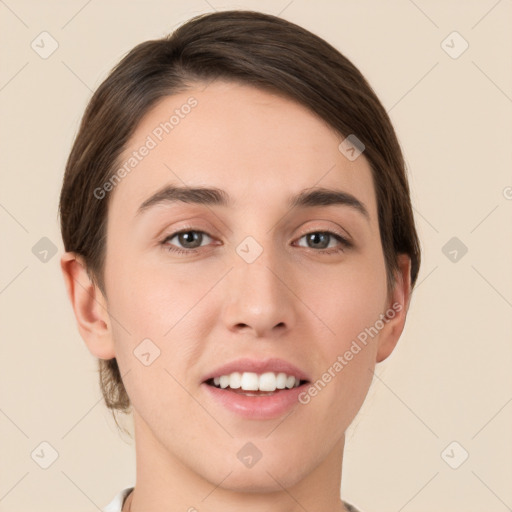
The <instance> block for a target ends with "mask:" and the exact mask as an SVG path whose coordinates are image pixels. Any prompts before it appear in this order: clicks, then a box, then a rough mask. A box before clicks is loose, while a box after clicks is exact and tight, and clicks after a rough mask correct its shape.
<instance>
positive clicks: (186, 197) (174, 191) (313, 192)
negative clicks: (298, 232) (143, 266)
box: [136, 185, 370, 222]
mask: <svg viewBox="0 0 512 512" xmlns="http://www.w3.org/2000/svg"><path fill="white" fill-rule="evenodd" d="M174 202H183V203H192V204H199V205H208V206H232V204H233V202H232V200H231V198H230V197H229V194H228V193H227V192H226V191H225V190H222V189H219V188H216V187H190V186H176V185H166V186H165V187H163V188H162V189H160V190H158V191H157V192H156V193H155V194H153V195H152V196H150V197H149V198H148V199H146V200H145V201H144V202H143V203H142V204H141V205H140V206H139V208H138V210H137V213H136V216H139V215H141V214H142V213H143V212H145V211H147V210H149V209H150V208H151V207H153V206H155V205H158V204H164V203H174ZM287 204H288V207H289V208H290V209H291V208H311V207H318V206H331V205H339V206H347V207H349V208H352V209H353V210H355V211H357V212H359V213H360V214H361V215H363V217H365V219H366V220H367V221H368V222H369V221H370V214H369V213H368V210H367V208H366V206H365V205H364V203H362V202H361V201H359V199H357V198H356V197H355V196H353V195H352V194H349V193H348V192H344V191H342V190H333V189H328V188H323V187H317V188H313V189H305V190H302V191H301V192H300V193H299V194H297V195H295V196H292V197H290V198H289V200H288V203H287Z"/></svg>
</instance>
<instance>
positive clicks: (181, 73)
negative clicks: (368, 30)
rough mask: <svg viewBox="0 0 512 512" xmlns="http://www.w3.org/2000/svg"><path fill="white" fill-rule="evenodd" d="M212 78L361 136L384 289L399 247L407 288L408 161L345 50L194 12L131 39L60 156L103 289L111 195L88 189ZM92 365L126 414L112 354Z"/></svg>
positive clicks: (414, 249)
mask: <svg viewBox="0 0 512 512" xmlns="http://www.w3.org/2000/svg"><path fill="white" fill-rule="evenodd" d="M215 79H228V80H229V81H234V82H240V83H242V84H247V85H251V86H255V87H258V88H261V89H264V90H267V91H269V92H272V93H274V94H279V95H282V96H285V97H287V98H291V99H293V100H295V101H297V102H298V103H300V104H302V105H305V106H306V107H308V108H309V109H310V110H311V111H312V112H314V113H315V114H317V115H318V116H319V117H320V118H321V119H323V120H324V121H325V122H326V123H327V124H328V125H329V126H330V127H332V128H333V129H334V130H335V131H336V133H338V134H339V135H341V136H343V137H347V136H349V135H355V136H356V137H357V139H359V140H360V141H361V142H362V143H363V144H364V146H365V149H364V155H365V156H366V158H367V159H368V161H369V163H370V165H371V169H372V176H373V182H374V186H375V190H376V199H377V208H378V217H379V230H380V236H381V243H382V248H383V253H384V257H385V263H386V277H387V285H388V294H389V293H391V291H392V289H393V285H394V284H395V278H394V272H395V271H396V270H398V262H397V256H398V254H399V253H405V254H408V255H409V256H410V258H411V289H412V288H413V287H414V284H415V282H416V279H417V276H418V272H419V266H420V245H419V239H418V235H417V233H416V228H415V224H414V218H413V212H412V205H411V200H410V194H409V186H408V180H407V176H406V169H405V162H404V159H403V155H402V152H401V149H400V145H399V143H398V140H397V137H396V134H395V131H394V129H393V126H392V124H391V121H390V119H389V117H388V115H387V113H386V110H385V109H384V107H383V106H382V105H381V103H380V101H379V100H378V98H377V96H376V95H375V93H374V91H373V89H372V88H371V87H370V85H369V84H368V83H367V81H366V80H365V78H364V77H363V75H362V74H361V73H360V71H359V70H358V69H357V68H356V67H355V66H354V65H353V64H352V63H351V62H350V61H349V60H348V59H347V58H346V57H344V56H343V55H342V54H341V53H340V52H339V51H338V50H336V49H335V48H334V47H333V46H331V45H330V44H329V43H327V42H326V41H325V40H323V39H321V38H320V37H318V36H316V35H315V34H312V33H311V32H309V31H307V30H306V29H304V28H302V27H300V26H298V25H296V24H294V23H291V22H289V21H286V20H284V19H281V18H279V17H276V16H272V15H268V14H263V13H260V12H254V11H246V10H231V11H223V12H215V13H213V14H202V15H199V16H196V17H194V18H192V19H191V20H189V21H188V22H187V23H185V24H183V25H182V26H180V27H178V28H177V29H176V30H175V31H174V32H173V33H172V34H170V35H169V36H167V37H164V38H161V39H156V40H151V41H146V42H144V43H141V44H139V45H137V46H136V47H135V48H133V49H132V50H131V51H130V52H129V53H128V54H127V55H126V56H125V57H124V58H123V59H122V60H121V61H120V62H119V63H118V64H117V66H116V67H115V68H114V69H113V70H112V71H111V73H110V74H109V76H108V77H107V78H106V79H105V80H104V81H103V83H102V84H101V85H100V86H99V88H98V89H97V91H96V92H95V93H94V95H93V96H92V98H91V100H90V102H89V104H88V106H87V108H86V111H85V113H84V116H83V118H82V122H81V125H80V128H79V132H78V134H77V136H76V139H75V141H74V144H73V147H72V149H71V153H70V155H69V158H68V161H67V164H66V170H65V174H64V179H63V185H62V191H61V196H60V206H59V211H60V218H61V230H62V237H63V241H64V246H65V250H66V251H72V252H76V253H78V254H80V255H81V256H82V257H83V259H84V261H85V263H86V266H87V270H88V273H89V277H90V278H91V279H92V280H93V282H94V283H95V284H97V285H98V287H99V288H100V290H101V291H102V292H103V294H104V295H105V297H106V294H105V287H104V275H103V270H104V261H105V247H106V244H105V241H106V240H105V237H106V225H107V214H108V198H106V199H104V200H98V199H97V197H96V196H95V194H94V190H95V189H96V188H97V187H98V186H101V184H103V183H105V182H107V181H108V180H109V179H111V177H112V175H113V174H114V173H115V171H116V168H117V167H118V166H119V164H120V162H119V159H120V155H121V153H122V151H123V150H124V148H125V146H126V144H127V142H128V140H129V138H130V136H131V135H132V134H133V132H134V130H135V129H136V127H137V125H138V123H139V121H140V120H141V118H142V117H143V116H144V114H145V113H147V112H148V110H149V109H150V108H151V107H152V106H154V105H155V103H156V101H157V100H159V99H160V98H162V97H164V96H168V95H173V94H177V93H180V92H184V91H186V90H187V89H189V88H190V87H191V86H193V85H194V84H197V83H201V82H202V83H206V82H210V81H213V80H215ZM98 363H99V373H100V386H101V390H102V393H103V396H104V399H105V403H106V405H107V407H108V408H110V409H112V411H113V412H115V410H120V411H123V412H129V407H130V400H129V398H128V395H127V393H126V390H125V387H124V385H123V381H122V378H121V375H120V372H119V367H118V365H117V361H116V359H115V358H114V359H110V360H101V359H100V360H99V361H98ZM114 417H115V415H114Z"/></svg>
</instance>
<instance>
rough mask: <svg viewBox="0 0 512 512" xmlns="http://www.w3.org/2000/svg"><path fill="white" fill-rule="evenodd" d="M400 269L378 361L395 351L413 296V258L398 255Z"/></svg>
mask: <svg viewBox="0 0 512 512" xmlns="http://www.w3.org/2000/svg"><path fill="white" fill-rule="evenodd" d="M398 265H399V270H398V271H397V272H396V273H395V281H396V282H395V287H394V289H393V294H392V296H391V299H390V302H389V304H388V309H387V310H386V316H387V320H384V322H385V326H384V327H383V329H382V330H381V331H380V334H379V338H378V340H379V341H378V344H379V345H378V350H377V359H376V361H377V363H380V362H381V361H384V359H386V358H387V357H388V356H389V355H390V354H391V352H393V350H394V348H395V347H396V344H397V343H398V340H399V339H400V335H401V334H402V331H403V330H404V326H405V319H406V317H407V311H408V309H409V300H410V296H411V258H410V257H409V255H408V254H399V255H398Z"/></svg>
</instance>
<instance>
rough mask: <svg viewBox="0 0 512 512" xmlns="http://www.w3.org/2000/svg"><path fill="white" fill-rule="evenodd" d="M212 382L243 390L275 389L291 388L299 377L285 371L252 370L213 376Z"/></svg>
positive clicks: (223, 386) (222, 386)
mask: <svg viewBox="0 0 512 512" xmlns="http://www.w3.org/2000/svg"><path fill="white" fill-rule="evenodd" d="M213 383H214V384H215V385H216V386H219V385H220V387H221V388H227V387H230V388H232V389H239V388H242V389H243V390H244V391H275V390H276V389H284V388H285V387H286V388H288V389H291V388H293V387H297V386H299V384H300V379H299V378H298V377H295V376H293V375H286V373H277V374H276V373H274V372H266V373H263V374H261V375H258V374H257V373H252V372H243V373H240V372H234V373H231V374H229V375H221V376H220V377H215V378H214V379H213Z"/></svg>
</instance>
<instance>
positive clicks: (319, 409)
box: [105, 81, 393, 490]
mask: <svg viewBox="0 0 512 512" xmlns="http://www.w3.org/2000/svg"><path fill="white" fill-rule="evenodd" d="M191 98H193V99H191ZM186 105H188V107H187V106H186ZM173 115H174V118H172V119H171V121H169V120H170V118H171V116H173ZM166 122H167V123H169V124H168V125H165V123H166ZM342 140H343V137H340V136H338V135H337V134H336V133H335V132H334V131H333V130H332V129H331V128H330V127H328V126H327V125H326V124H325V123H324V122H323V121H322V120H321V119H319V118H318V117H316V116H315V114H314V113H312V112H311V111H309V110H308V109H306V108H305V107H303V106H300V105H298V104H296V103H295V102H293V101H291V100H288V99H283V98H281V97H278V96H275V95H272V94H269V93H268V92H263V91H261V90H258V89H255V88H252V87H250V86H246V85H239V84H235V83H229V82H221V81H219V82H215V83H212V84H210V85H208V86H206V85H205V84H199V85H197V86H196V87H194V88H192V89H190V90H189V91H187V92H185V93H181V94H177V95H174V96H170V97H166V98H164V99H162V100H161V101H160V102H159V103H158V104H157V105H156V106H155V107H154V108H153V109H152V110H151V111H150V112H149V113H148V114H147V115H146V116H145V118H144V119H143V120H142V121H141V122H140V124H139V126H138V127H137V129H136V132H135V133H134V136H133V137H132V139H131V140H130V142H129V145H128V146H127V147H126V150H125V152H124V154H123V157H122V159H121V160H122V162H123V163H124V162H128V161H129V159H130V157H134V153H133V152H134V151H135V152H137V155H138V156H137V155H136V156H135V157H134V158H136V159H137V160H136V162H135V160H132V161H131V164H129V165H128V166H127V167H126V169H128V168H129V169H130V170H129V172H128V171H127V172H125V173H121V174H122V175H124V176H123V177H122V180H121V181H120V182H119V183H117V184H116V185H115V186H114V187H113V190H112V191H111V192H110V194H111V196H110V202H109V218H108V228H107V240H108V243H107V256H106V263H105V288H106V296H107V299H108V311H109V315H110V335H111V342H112V350H113V354H115V357H116V358H117V361H118V364H119V366H120V369H121V374H122V375H124V383H125V386H126V389H127V392H128V395H129V397H130V399H131V402H132V404H133V407H134V418H135V426H136V435H137V436H139V438H138V439H137V443H145V445H146V447H149V446H152V447H154V448H155V447H158V450H156V449H155V453H156V452H158V453H159V454H163V455H162V456H163V457H165V458H166V459H167V460H173V461H179V463H181V464H183V465H184V466H185V467H186V468H189V469H190V470H191V471H193V472H194V473H195V474H198V475H201V476H202V477H203V478H205V479H207V480H208V481H210V482H214V483H215V485H217V484H218V479H219V475H227V474H228V473H230V472H231V474H230V476H229V479H227V480H226V481H225V482H223V486H224V487H229V488H236V489H244V490H255V489H259V490H264V489H267V490H272V489H273V490H275V489H276V488H279V487H278V485H277V484H276V482H275V480H273V479H269V473H270V474H271V475H273V477H275V479H276V480H278V481H279V482H281V483H282V485H293V484H294V483H295V482H298V481H299V480H301V479H302V478H303V477H304V475H306V474H309V473H310V472H312V471H313V469H314V468H316V467H317V466H319V465H320V464H321V463H322V462H323V461H326V460H330V458H331V457H334V456H338V455H339V454H340V453H341V452H342V447H343V441H344V432H345V430H346V429H347V427H348V426H349V424H350V423H351V421H352V420H353V418H354V417H355V415H356V414H357V412H358V410H359V409H360V407H361V405H362V403H363V400H364V398H365V396H366V394H367V391H368V388H369V386H370V384H371V381H372V376H373V374H372V370H373V368H374V366H375V363H376V360H377V359H378V358H379V346H380V345H379V343H383V340H384V339H385V336H388V335H389V336H391V326H392V325H393V322H390V323H384V322H382V318H383V315H384V314H385V313H386V310H388V309H389V308H390V307H391V304H390V302H389V300H388V298H387V296H386V277H385V265H384V256H383V252H382V247H381V243H380V236H379V226H378V218H377V203H376V196H375V190H374V186H373V182H372V176H371V170H370V166H369V163H368V161H367V160H366V158H365V156H364V153H363V154H362V155H361V156H359V157H358V158H357V159H355V160H353V161H351V160H349V159H348V158H347V157H346V156H345V155H344V154H343V153H342V152H341V151H340V150H339V149H338V146H339V144H340V142H341V141H342ZM143 146H145V147H146V148H148V150H147V151H145V150H141V149H140V148H142V147H143ZM166 186H173V187H185V186H186V187H192V188H215V189H219V190H221V191H223V192H222V193H221V194H222V197H224V199H225V201H220V200H219V197H216V196H215V195H214V194H209V195H207V198H209V200H206V199H205V197H204V194H203V195H202V196H201V195H200V194H198V193H196V194H195V196H193V198H188V199H187V201H179V200H176V193H174V196H173V194H172V193H168V194H167V196H165V194H162V195H161V196H160V198H159V199H158V198H157V199H155V198H153V199H152V200H149V198H152V196H154V194H155V193H157V192H159V191H161V190H162V189H163V188H164V187H166ZM320 188H322V189H326V190H329V191H335V192H344V193H345V194H346V196H345V197H350V196H353V198H355V200H357V201H358V202H359V203H360V205H362V207H363V208H364V209H365V210H366V212H367V216H366V215H364V214H363V213H362V209H360V208H358V207H356V206H354V204H355V202H354V203H353V204H352V205H351V204H347V202H346V201H341V200H340V199H339V197H340V196H337V197H338V199H337V200H336V201H333V200H332V197H334V196H332V195H331V196H329V197H330V200H329V201H326V202H327V203H328V204H319V201H318V195H317V196H316V199H317V200H315V196H313V197H312V198H310V201H309V203H308V202H306V203H307V204H297V205H295V206H291V203H290V202H291V198H294V197H297V196H299V195H300V194H301V193H302V194H304V193H309V192H311V191H312V190H313V191H314V190H318V189H320ZM164 197H166V199H164ZM173 197H174V198H175V199H174V200H172V199H173ZM181 197H182V198H185V196H184V195H182V196H181ZM199 197H201V198H202V199H201V200H198V198H199ZM194 198H195V200H194ZM144 203H146V204H145V206H144V207H142V208H141V206H142V205H143V204H144ZM299 203H300V202H299ZM320 203H321V202H320ZM139 209H140V210H139ZM180 232H181V234H178V235H176V233H180ZM343 240H345V241H347V242H348V243H346V242H344V241H343ZM376 322H377V324H376ZM383 323H384V324H385V325H384V327H381V328H380V329H378V328H377V330H378V334H376V335H374V336H369V335H368V329H370V328H371V327H373V328H374V329H375V326H376V325H378V326H381V324H383ZM365 329H367V331H365ZM363 332H366V333H367V335H366V338H367V339H366V343H363V342H362V341H357V340H361V339H362V338H364V335H362V334H361V333H363ZM372 332H374V331H372ZM388 333H389V334H388ZM358 336H359V338H358ZM354 340H356V345H357V346H359V351H357V352H356V350H357V349H356V348H355V345H354ZM351 347H352V351H351ZM347 351H348V352H350V351H351V352H352V357H350V358H349V356H347V357H345V355H346V353H347ZM240 358H244V359H249V360H252V361H253V362H254V361H255V362H256V363H258V362H262V363H265V362H267V361H268V360H271V359H280V360H282V361H284V362H286V363H288V364H289V365H293V367H295V369H292V368H288V369H286V368H285V367H278V366H271V368H273V369H274V374H275V375H277V374H278V373H285V374H287V375H288V374H292V375H293V373H300V375H301V377H302V378H301V380H302V381H304V380H307V381H308V383H306V384H301V386H300V388H292V389H289V390H288V389H285V390H282V391H277V392H276V393H275V394H274V395H273V397H270V396H266V397H265V396H252V397H251V396H245V395H241V394H239V393H238V392H236V391H233V390H232V391H228V390H225V389H214V388H213V387H212V386H211V385H209V384H207V383H205V382H204V381H205V379H206V377H211V376H212V374H215V371H216V370H217V369H218V368H220V367H221V366H223V365H225V364H227V363H231V362H233V361H236V360H237V359H240ZM340 358H341V359H340ZM341 361H343V362H341ZM336 363H337V364H336ZM235 367H236V364H235ZM235 367H233V368H231V369H224V370H222V371H221V373H220V374H223V373H226V372H227V373H228V374H231V373H232V372H235V370H236V368H235ZM340 367H341V368H340ZM250 368H252V367H250V366H247V367H241V368H240V370H243V371H247V372H249V371H250ZM254 368H260V369H261V371H259V372H252V373H257V375H261V374H262V373H267V372H266V371H263V370H267V369H268V368H269V367H266V366H261V367H258V366H255V367H254ZM254 368H253V369H254ZM283 369H285V370H286V371H279V370H283ZM240 373H243V372H240ZM326 373H327V374H330V376H331V378H330V379H329V378H328V377H329V375H327V377H326V376H325V375H326ZM220 374H218V375H217V376H220ZM232 378H233V377H232ZM281 378H282V377H281ZM247 379H248V380H250V379H249V378H247ZM224 380H225V379H224ZM235 380H236V377H235ZM270 380H271V378H270ZM277 380H278V381H279V378H278V379H277ZM319 381H321V382H322V384H318V382H319ZM315 383H317V385H316V389H317V391H316V393H315V392H314V391H313V392H311V393H309V391H308V390H311V386H312V385H314V384H315ZM234 385H235V384H234ZM298 392H300V394H299V393H298ZM285 395H287V396H288V395H290V396H292V398H293V399H290V398H279V397H280V396H281V397H284V396H285ZM299 398H300V400H299ZM251 400H252V401H253V404H252V405H251V403H250V402H251ZM256 400H258V401H259V402H258V403H261V404H262V405H261V407H260V406H258V407H255V406H254V404H255V403H256ZM264 401H267V402H264ZM269 404H270V405H269ZM249 442H250V443H252V445H251V444H247V443H249ZM148 449H149V448H148ZM241 449H244V450H245V451H242V453H240V450H241ZM258 454H259V455H258ZM247 455H249V457H250V456H255V457H256V458H257V457H258V456H260V455H261V462H264V463H263V464H262V463H259V462H258V463H256V464H254V465H252V466H251V467H250V465H251V463H250V462H248V461H249V458H247ZM244 457H246V458H245V459H244V460H242V459H243V458H244Z"/></svg>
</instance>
